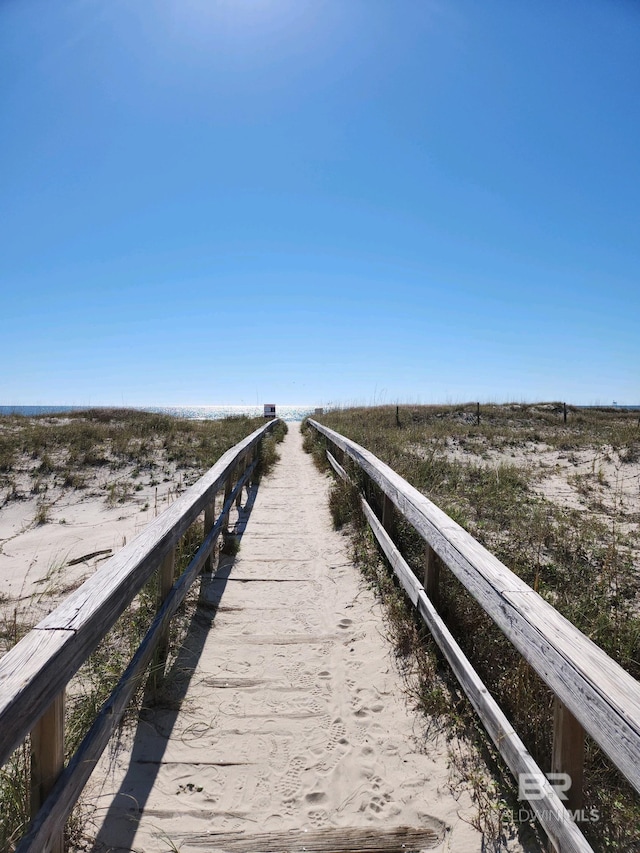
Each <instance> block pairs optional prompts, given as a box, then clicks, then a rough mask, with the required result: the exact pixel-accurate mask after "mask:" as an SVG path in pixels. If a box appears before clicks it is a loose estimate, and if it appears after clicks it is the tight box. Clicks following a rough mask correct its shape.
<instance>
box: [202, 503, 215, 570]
mask: <svg viewBox="0 0 640 853" xmlns="http://www.w3.org/2000/svg"><path fill="white" fill-rule="evenodd" d="M215 517H216V499H215V495H214V497H213V500H212V501H211V503H210V504H208V505H207V506H206V507H205V510H204V535H205V536H206V535H207V533H208V532H209V531H210V530H211V528H212V527H213V522H214V520H215ZM202 571H203V572H205V573H206V574H211V572H212V571H213V549H211V553H210V554H209V556H208V557H207V559H206V561H205V564H204V566H203V567H202Z"/></svg>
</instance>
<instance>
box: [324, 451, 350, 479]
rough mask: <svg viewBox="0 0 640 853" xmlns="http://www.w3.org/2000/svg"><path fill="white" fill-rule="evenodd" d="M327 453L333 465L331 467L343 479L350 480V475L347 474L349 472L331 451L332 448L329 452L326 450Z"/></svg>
mask: <svg viewBox="0 0 640 853" xmlns="http://www.w3.org/2000/svg"><path fill="white" fill-rule="evenodd" d="M326 453H327V459H328V460H329V464H330V465H331V467H332V468H333V470H334V471H335V472H336V474H337V475H338V476H339V477H340V478H341V479H342V480H348V479H349V477H348V475H347V472H346V471H345V470H344V468H343V467H342V465H341V464H340V463H339V462H338V460H337V459H336V458H335V456H333V454H332V453H331V451H330V450H327V452H326Z"/></svg>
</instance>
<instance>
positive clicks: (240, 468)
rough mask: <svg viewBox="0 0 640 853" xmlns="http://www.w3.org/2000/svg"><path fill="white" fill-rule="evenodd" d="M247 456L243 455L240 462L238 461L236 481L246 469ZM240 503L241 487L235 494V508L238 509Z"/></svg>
mask: <svg viewBox="0 0 640 853" xmlns="http://www.w3.org/2000/svg"><path fill="white" fill-rule="evenodd" d="M247 465H248V461H247V456H243V457H242V459H241V460H240V462H239V463H238V481H239V480H240V478H241V477H242V475H243V474H244V472H245V471H246V470H247ZM241 503H242V489H238V494H237V496H236V509H240V504H241Z"/></svg>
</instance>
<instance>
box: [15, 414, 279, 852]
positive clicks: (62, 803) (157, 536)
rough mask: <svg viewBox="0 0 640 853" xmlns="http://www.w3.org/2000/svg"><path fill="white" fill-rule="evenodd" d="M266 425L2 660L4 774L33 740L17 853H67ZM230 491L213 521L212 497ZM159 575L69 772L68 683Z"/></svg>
mask: <svg viewBox="0 0 640 853" xmlns="http://www.w3.org/2000/svg"><path fill="white" fill-rule="evenodd" d="M276 424H277V421H275V420H274V421H269V422H267V423H266V424H265V425H264V426H262V427H260V428H259V429H257V430H255V432H253V433H251V435H249V436H247V437H246V438H245V439H243V440H242V441H241V442H239V443H238V444H236V445H235V447H232V448H231V449H230V450H228V451H227V452H226V453H224V454H223V456H221V457H220V459H219V460H218V461H217V462H216V464H215V465H214V466H213V467H212V468H210V469H209V471H208V472H207V473H206V474H205V475H204V476H203V477H201V479H200V480H198V482H197V483H195V484H194V485H193V486H192V487H191V488H189V489H188V490H187V491H186V492H185V493H184V494H183V495H182V496H181V497H180V498H179V499H178V500H176V501H175V503H173V504H172V505H171V506H170V507H169V508H168V509H166V510H165V511H164V512H163V513H162V514H161V515H159V516H158V517H157V518H156V519H154V521H153V522H151V523H150V524H149V525H148V526H147V527H146V528H145V530H143V531H142V532H141V533H140V534H139V535H138V536H137V537H136V538H135V539H134V540H133V541H132V542H131V543H130V544H129V545H127V546H126V547H124V548H122V550H121V551H119V552H118V553H117V554H116V555H115V556H114V557H113V558H112V559H111V560H109V561H108V562H106V563H104V564H103V566H102V567H101V568H100V570H99V571H98V572H96V573H95V574H94V575H93V576H92V577H91V578H89V580H87V581H86V582H85V583H84V584H83V585H82V586H81V587H79V589H77V590H76V591H75V592H74V593H72V594H71V595H70V596H69V597H68V598H67V599H66V600H65V601H64V602H63V603H62V604H61V605H60V607H58V608H57V609H56V610H54V611H53V612H52V613H50V614H49V615H48V616H47V617H46V618H45V619H44V620H43V621H42V622H40V623H39V624H38V625H37V626H36V627H35V628H34V629H33V630H32V631H30V632H29V633H28V634H27V635H26V636H25V637H24V638H23V639H22V640H20V642H18V643H17V644H16V645H15V646H14V647H13V648H12V649H11V650H10V651H9V652H7V654H5V655H4V657H3V658H2V659H0V765H2V764H4V763H5V762H6V761H7V759H8V758H9V756H10V755H11V753H12V752H13V750H14V749H16V748H17V747H18V746H19V745H20V744H21V743H23V742H24V741H25V739H26V738H27V736H28V735H29V734H31V753H32V762H31V777H32V779H31V811H32V815H33V816H34V817H33V821H32V824H31V827H30V828H29V830H28V832H27V834H26V835H25V836H24V838H23V839H22V841H21V842H20V845H19V847H18V851H19V853H27V851H29V853H49V852H50V853H61V851H62V847H63V840H62V839H63V830H64V824H65V822H66V819H67V817H68V815H69V813H70V812H71V809H72V808H73V806H74V804H75V802H76V801H77V799H78V796H79V795H80V793H81V791H82V789H83V787H84V785H85V784H86V782H87V780H88V778H89V776H90V774H91V772H92V770H93V768H94V767H95V765H96V763H97V761H98V759H99V757H100V755H101V754H102V752H103V751H104V748H105V747H106V745H107V743H108V741H109V738H110V736H111V734H112V733H113V731H114V730H115V729H116V727H117V726H118V724H119V722H120V719H121V718H122V715H123V713H124V710H125V708H126V706H127V704H128V702H129V701H130V699H131V697H132V696H133V694H134V693H135V691H136V689H137V687H138V686H139V685H140V683H141V681H142V678H143V676H144V673H145V670H146V669H147V667H148V665H149V663H150V662H151V660H152V658H153V656H154V653H155V654H156V655H162V654H166V642H167V634H168V627H169V622H170V620H171V618H172V616H173V615H174V614H175V612H176V610H177V608H178V606H179V605H180V603H181V602H182V600H183V599H184V597H185V595H186V593H187V591H188V589H189V587H190V586H191V584H192V583H193V581H194V580H195V578H196V577H197V575H198V574H199V573H200V571H201V570H202V569H203V568H209V569H210V567H211V555H212V552H213V549H214V547H215V544H216V540H217V538H218V536H219V534H220V533H221V531H225V530H226V527H227V525H228V519H229V512H230V510H231V507H232V505H233V502H234V501H236V502H237V504H239V503H240V499H241V495H242V488H243V486H244V485H245V484H246V483H247V482H248V481H249V479H250V478H251V476H252V475H253V473H254V471H255V468H256V465H257V463H258V458H259V451H260V442H261V441H262V439H263V438H264V436H265V435H266V434H267V433H269V432H270V431H272V430H273V428H274V426H275V425H276ZM222 490H224V500H223V504H222V507H221V508H220V511H219V513H218V515H217V517H216V509H215V502H216V494H217V493H218V492H219V491H222ZM203 511H204V520H205V521H204V540H203V542H202V545H201V546H200V548H199V549H198V551H197V553H196V554H195V556H194V557H193V558H192V560H191V562H190V563H189V565H188V566H187V568H186V569H185V570H184V572H183V573H182V575H181V576H180V577H179V579H178V580H177V581H176V582H175V584H174V583H173V576H174V555H175V551H176V547H177V545H178V543H179V541H180V539H181V537H182V536H183V535H184V534H185V533H186V532H187V530H188V529H189V527H190V526H191V525H192V524H193V523H194V522H195V521H196V520H197V518H198V516H199V515H200V514H201V513H202V512H203ZM154 572H159V583H158V587H159V590H160V593H159V604H158V612H157V614H156V616H155V619H154V620H153V622H152V624H151V626H150V628H149V630H148V631H147V633H146V635H145V637H144V639H143V640H142V643H141V645H140V646H139V648H138V650H137V652H136V653H135V655H134V657H133V659H132V660H131V662H130V664H129V666H128V667H127V669H126V671H125V672H124V673H123V675H122V677H121V678H120V681H119V682H118V684H117V686H116V688H115V689H114V691H113V693H112V694H111V696H110V697H109V699H108V700H107V702H106V703H105V705H104V706H103V707H102V709H101V711H100V712H99V714H98V716H97V718H96V720H95V721H94V723H93V725H92V727H91V729H90V731H89V732H88V734H87V735H86V736H85V738H84V740H83V741H82V743H81V744H80V746H79V748H78V750H77V751H76V753H75V754H74V755H73V757H72V758H71V759H70V761H69V763H68V765H67V766H66V767H64V766H63V762H64V696H65V689H66V686H67V684H68V683H69V681H70V679H71V678H72V676H73V675H74V674H75V673H76V672H77V671H78V669H79V668H80V666H81V665H82V664H83V663H84V662H85V661H86V660H87V658H88V657H89V655H90V654H91V653H92V652H93V651H94V650H95V649H96V647H97V646H98V644H99V643H100V642H101V640H102V639H103V638H104V637H105V635H106V634H107V633H108V631H109V630H110V629H111V628H112V627H113V625H114V624H115V622H116V620H117V619H118V618H119V617H120V616H121V614H122V613H123V612H124V610H125V609H126V608H127V607H128V605H129V604H130V603H131V601H132V600H133V598H134V597H135V596H136V595H137V594H138V593H139V592H140V590H141V589H142V587H143V586H144V585H145V583H146V582H147V581H148V580H149V579H150V578H151V576H152V575H153V573H154Z"/></svg>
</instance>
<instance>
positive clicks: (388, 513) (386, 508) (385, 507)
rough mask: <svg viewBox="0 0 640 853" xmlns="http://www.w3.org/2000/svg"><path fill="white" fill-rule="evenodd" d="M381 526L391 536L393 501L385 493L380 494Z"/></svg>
mask: <svg viewBox="0 0 640 853" xmlns="http://www.w3.org/2000/svg"><path fill="white" fill-rule="evenodd" d="M380 520H381V521H382V526H383V527H384V529H385V530H386V531H387V533H388V534H389V536H391V537H392V538H393V501H392V500H391V498H390V497H388V496H387V495H386V494H384V493H383V494H382V518H381V519H380Z"/></svg>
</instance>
